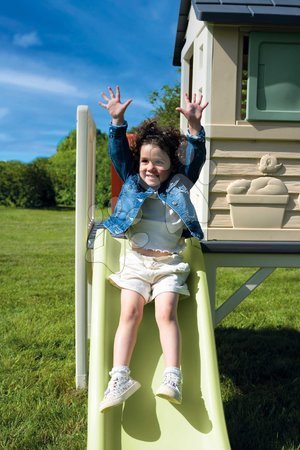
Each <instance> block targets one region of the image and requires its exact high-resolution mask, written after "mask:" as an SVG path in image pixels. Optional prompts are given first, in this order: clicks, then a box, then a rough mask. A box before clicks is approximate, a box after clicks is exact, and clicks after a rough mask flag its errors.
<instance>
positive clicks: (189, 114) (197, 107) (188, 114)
mask: <svg viewBox="0 0 300 450" xmlns="http://www.w3.org/2000/svg"><path fill="white" fill-rule="evenodd" d="M184 98H185V103H186V107H185V108H181V107H178V108H176V111H179V112H180V113H181V114H183V115H184V117H185V118H186V119H187V121H188V123H189V129H190V133H191V134H197V133H198V132H199V131H200V130H201V118H202V112H203V110H204V109H205V108H206V107H207V105H208V102H204V103H203V104H202V100H203V96H202V94H200V95H199V99H198V100H197V95H196V94H194V95H193V100H192V101H190V99H189V96H188V94H185V95H184Z"/></svg>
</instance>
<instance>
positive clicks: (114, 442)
mask: <svg viewBox="0 0 300 450" xmlns="http://www.w3.org/2000/svg"><path fill="white" fill-rule="evenodd" d="M126 247H127V241H126V240H123V239H114V238H112V237H111V236H110V235H109V233H108V232H107V231H106V230H98V232H97V235H96V239H95V247H94V251H93V283H92V284H93V287H92V311H91V342H90V362H89V394H88V397H89V398H88V450H150V449H151V450H152V449H153V450H183V449H187V450H227V449H230V444H229V440H228V435H227V429H226V424H225V419H224V412H223V404H222V399H221V392H220V383H219V372H218V364H217V357H216V349H215V340H214V329H213V325H212V320H211V310H210V302H209V294H208V287H207V279H206V273H205V267H204V260H203V255H202V252H201V247H200V244H199V243H198V241H196V240H194V239H188V240H187V248H186V250H185V259H186V261H188V262H189V264H190V266H191V274H190V276H189V279H188V284H189V289H190V292H191V296H190V297H189V298H187V297H186V298H184V299H182V300H180V302H179V306H178V317H179V322H180V327H181V333H182V371H183V402H182V404H181V405H174V404H171V403H169V402H168V401H166V400H163V399H161V398H156V397H155V396H154V391H155V390H156V389H157V387H158V386H159V384H160V383H161V380H162V375H163V371H164V365H163V359H162V354H161V347H160V342H159V335H158V329H157V326H156V322H155V317H154V305H153V303H152V304H149V305H146V306H145V310H144V317H143V321H142V325H141V327H140V330H139V335H138V342H137V345H136V348H135V351H134V355H133V360H132V363H131V367H130V368H131V375H132V377H133V378H134V379H135V380H138V381H139V382H140V383H141V385H142V387H141V389H139V390H138V391H137V392H136V393H135V394H134V395H133V396H132V397H130V398H129V399H128V400H127V401H126V402H125V404H124V405H122V406H118V407H116V408H113V409H111V410H110V411H109V412H107V413H106V414H102V413H100V412H99V403H100V400H101V398H102V397H103V393H104V390H105V388H106V385H107V382H108V379H109V375H108V372H109V370H110V369H111V367H112V349H113V340H114V334H115V331H116V328H117V325H118V318H119V308H120V301H119V298H120V291H119V290H118V289H117V288H115V287H113V286H112V285H111V284H110V283H109V282H108V281H107V276H108V275H109V274H110V273H111V272H116V271H118V270H119V255H120V252H124V251H126Z"/></svg>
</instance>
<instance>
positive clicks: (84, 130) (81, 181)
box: [75, 105, 96, 388]
mask: <svg viewBox="0 0 300 450" xmlns="http://www.w3.org/2000/svg"><path fill="white" fill-rule="evenodd" d="M95 166H96V126H95V123H94V120H93V117H92V115H91V113H90V111H89V109H88V107H87V106H83V105H80V106H78V108H77V133H76V213H75V353H76V388H85V387H86V385H87V367H88V363H87V360H88V358H87V261H86V250H87V247H86V246H87V238H88V234H89V231H90V230H91V228H92V226H93V223H94V218H95V184H96V183H95V174H96V171H95Z"/></svg>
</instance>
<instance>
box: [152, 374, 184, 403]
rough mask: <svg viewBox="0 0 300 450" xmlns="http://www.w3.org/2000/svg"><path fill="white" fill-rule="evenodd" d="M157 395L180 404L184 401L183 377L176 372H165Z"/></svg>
mask: <svg viewBox="0 0 300 450" xmlns="http://www.w3.org/2000/svg"><path fill="white" fill-rule="evenodd" d="M155 395H156V396H157V397H161V398H164V399H165V400H169V402H171V403H176V404H178V405H179V404H180V403H181V402H182V378H181V377H179V376H178V375H176V374H175V373H172V372H165V374H164V379H163V382H162V384H161V385H160V386H159V388H158V389H157V391H156V393H155Z"/></svg>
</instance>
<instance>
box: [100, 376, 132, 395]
mask: <svg viewBox="0 0 300 450" xmlns="http://www.w3.org/2000/svg"><path fill="white" fill-rule="evenodd" d="M128 381H129V378H128V377H118V378H112V379H111V380H110V382H109V383H108V386H107V389H106V391H105V393H104V396H105V397H107V396H112V397H119V396H120V395H122V393H123V392H124V386H125V385H126V384H127V382H128Z"/></svg>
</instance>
